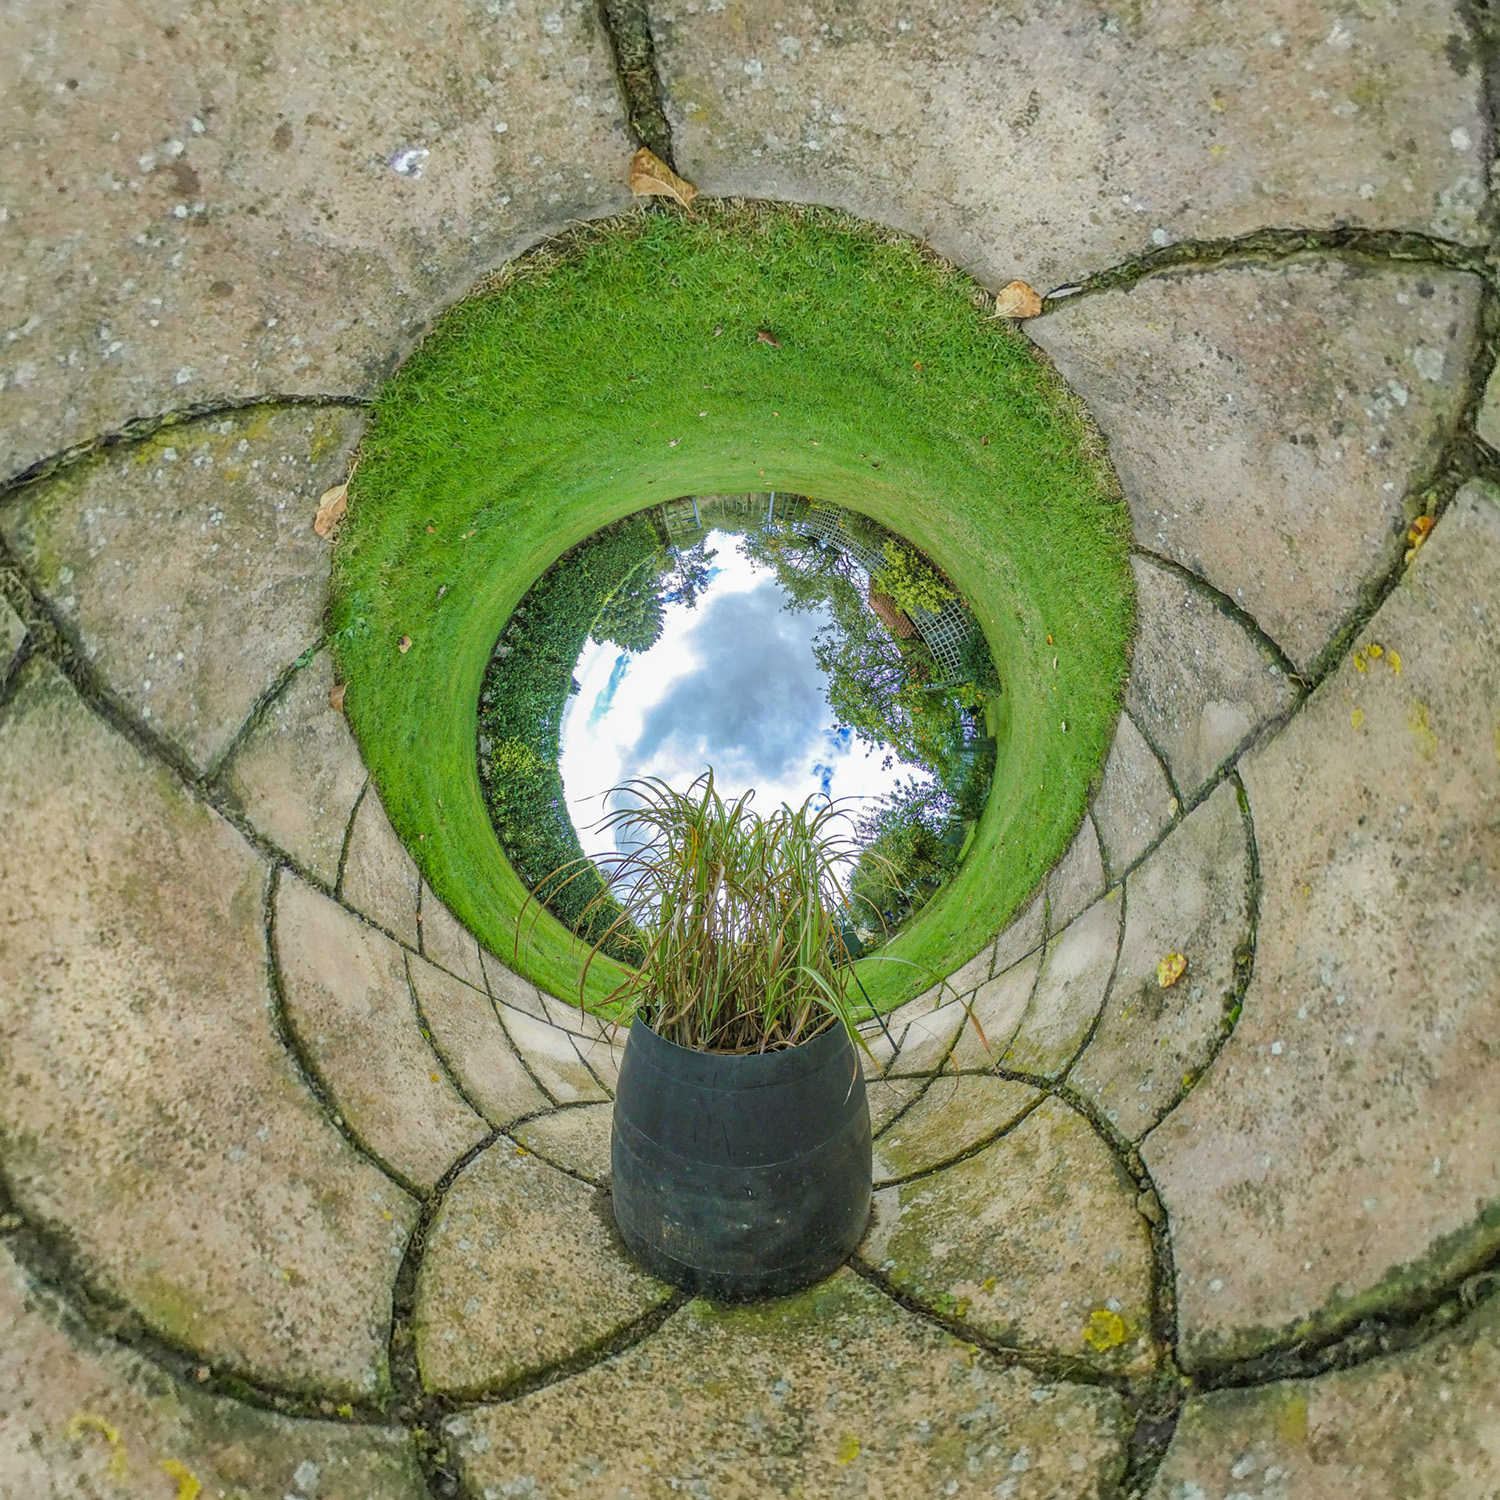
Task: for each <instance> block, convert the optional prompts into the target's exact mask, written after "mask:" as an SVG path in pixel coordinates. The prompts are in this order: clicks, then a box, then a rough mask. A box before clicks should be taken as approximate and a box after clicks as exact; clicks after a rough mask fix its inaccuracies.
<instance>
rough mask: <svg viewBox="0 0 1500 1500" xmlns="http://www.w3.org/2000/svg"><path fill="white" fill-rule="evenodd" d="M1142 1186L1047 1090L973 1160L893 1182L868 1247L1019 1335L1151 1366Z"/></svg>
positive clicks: (951, 1310)
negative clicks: (1047, 1096)
mask: <svg viewBox="0 0 1500 1500" xmlns="http://www.w3.org/2000/svg"><path fill="white" fill-rule="evenodd" d="M939 1086H941V1080H940V1081H939V1083H938V1084H934V1088H936V1087H939ZM1135 1200H1136V1186H1135V1183H1134V1182H1132V1181H1131V1180H1130V1178H1129V1177H1127V1176H1126V1174H1125V1171H1124V1169H1123V1168H1122V1167H1121V1166H1120V1164H1119V1162H1117V1161H1116V1160H1115V1158H1114V1156H1113V1155H1112V1154H1111V1153H1110V1151H1109V1148H1108V1147H1107V1146H1105V1144H1104V1142H1103V1141H1101V1140H1100V1139H1099V1137H1098V1136H1097V1135H1095V1134H1094V1131H1093V1128H1092V1127H1091V1126H1090V1125H1089V1123H1088V1121H1087V1120H1085V1119H1084V1118H1083V1117H1082V1116H1081V1115H1077V1114H1075V1113H1074V1112H1073V1111H1072V1110H1070V1109H1069V1108H1068V1107H1067V1106H1066V1105H1065V1104H1063V1103H1062V1102H1061V1100H1058V1099H1048V1100H1046V1101H1044V1102H1043V1103H1042V1104H1041V1105H1040V1106H1038V1107H1037V1108H1036V1109H1035V1110H1033V1111H1032V1112H1031V1113H1030V1114H1029V1115H1027V1116H1026V1118H1025V1119H1024V1120H1023V1121H1022V1122H1021V1124H1020V1125H1018V1126H1017V1127H1016V1128H1015V1129H1014V1130H1012V1131H1010V1132H1009V1133H1008V1134H1006V1135H1002V1136H1001V1137H1000V1139H999V1140H997V1141H996V1142H995V1143H994V1144H993V1145H991V1146H986V1147H985V1148H984V1150H982V1151H980V1152H979V1153H978V1154H977V1155H975V1156H971V1157H969V1158H968V1159H967V1160H966V1161H961V1162H959V1163H958V1164H957V1165H956V1166H951V1167H944V1168H942V1169H941V1170H940V1171H937V1172H934V1173H932V1174H931V1175H930V1176H927V1177H920V1178H918V1179H917V1180H916V1181H915V1182H911V1183H907V1184H904V1185H902V1186H898V1187H888V1188H881V1189H880V1190H879V1191H878V1192H877V1193H876V1194H875V1208H874V1212H873V1214H872V1216H871V1220H870V1228H869V1230H868V1231H867V1232H866V1235H865V1239H864V1243H863V1244H862V1245H861V1246H860V1248H859V1251H858V1254H859V1255H860V1257H861V1258H862V1259H863V1260H864V1261H865V1262H866V1263H867V1264H869V1265H872V1266H875V1267H877V1268H878V1269H879V1270H880V1271H881V1272H883V1273H884V1274H885V1275H886V1276H888V1277H889V1278H890V1281H891V1284H892V1285H893V1286H895V1287H896V1288H898V1289H899V1290H900V1291H901V1292H902V1293H903V1294H904V1295H906V1296H909V1297H911V1298H913V1299H914V1300H915V1301H917V1302H920V1303H922V1304H923V1305H924V1306H927V1307H930V1308H932V1309H933V1310H934V1311H935V1312H937V1313H938V1314H940V1315H942V1316H945V1317H950V1318H956V1319H957V1320H958V1321H959V1322H960V1323H961V1324H963V1325H964V1326H966V1327H969V1328H973V1329H975V1330H976V1331H977V1332H979V1333H981V1334H983V1335H985V1336H986V1337H987V1338H991V1339H994V1340H995V1341H996V1342H997V1343H999V1344H1002V1345H1005V1346H1006V1347H1008V1348H1014V1349H1022V1350H1027V1351H1030V1352H1032V1353H1042V1354H1050V1355H1056V1356H1060V1357H1062V1358H1065V1359H1070V1360H1081V1361H1083V1362H1085V1363H1087V1364H1090V1365H1093V1366H1095V1367H1097V1368H1099V1369H1103V1370H1129V1371H1133V1372H1139V1371H1143V1370H1147V1369H1149V1368H1150V1367H1151V1366H1152V1365H1153V1364H1154V1363H1155V1360H1156V1350H1155V1347H1154V1343H1153V1340H1152V1338H1151V1331H1150V1318H1151V1267H1152V1261H1151V1240H1150V1235H1149V1233H1148V1232H1147V1228H1146V1221H1145V1220H1144V1219H1143V1218H1142V1217H1141V1215H1140V1213H1139V1212H1138V1211H1137V1209H1136V1206H1135Z"/></svg>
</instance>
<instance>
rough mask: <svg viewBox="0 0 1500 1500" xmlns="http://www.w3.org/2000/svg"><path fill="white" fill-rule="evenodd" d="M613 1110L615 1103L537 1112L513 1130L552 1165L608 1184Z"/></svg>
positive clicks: (596, 1185) (605, 1185)
mask: <svg viewBox="0 0 1500 1500" xmlns="http://www.w3.org/2000/svg"><path fill="white" fill-rule="evenodd" d="M614 1114H615V1107H614V1105H613V1104H580V1105H578V1106H576V1107H575V1108H572V1109H554V1110H552V1111H551V1112H550V1113H548V1114H543V1115H536V1116H534V1117H533V1118H532V1119H529V1120H526V1121H524V1122H523V1123H522V1124H520V1125H515V1126H512V1128H511V1131H510V1134H511V1135H513V1136H514V1137H515V1138H516V1139H517V1140H518V1141H520V1143H521V1144H522V1145H523V1146H525V1147H526V1148H527V1149H528V1150H530V1151H535V1152H536V1154H537V1155H538V1156H540V1157H541V1158H542V1159H543V1160H544V1161H548V1162H551V1163H552V1165H553V1166H555V1167H562V1168H563V1169H564V1170H565V1171H569V1172H573V1173H576V1174H577V1175H578V1176H579V1177H586V1178H588V1180H589V1181H590V1182H592V1183H593V1184H594V1186H595V1187H608V1186H609V1179H610V1175H611V1167H610V1156H609V1151H610V1140H611V1137H612V1136H613V1134H614Z"/></svg>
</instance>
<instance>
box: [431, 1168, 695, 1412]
mask: <svg viewBox="0 0 1500 1500" xmlns="http://www.w3.org/2000/svg"><path fill="white" fill-rule="evenodd" d="M670 1294H671V1288H670V1287H667V1286H664V1285H663V1284H662V1283H661V1282H659V1281H656V1280H655V1279H654V1278H652V1277H650V1276H647V1275H645V1274H644V1273H643V1272H641V1271H638V1270H636V1268H635V1267H634V1265H633V1264H632V1263H631V1262H630V1261H629V1260H628V1259H627V1258H626V1256H625V1251H624V1249H623V1247H622V1246H620V1245H619V1243H618V1239H617V1236H616V1234H615V1232H614V1226H613V1220H612V1218H611V1217H610V1207H609V1200H608V1199H607V1198H606V1197H605V1196H604V1195H603V1194H601V1193H599V1192H598V1191H596V1190H595V1189H594V1188H591V1187H587V1186H585V1185H584V1184H583V1183H581V1182H579V1181H577V1180H576V1179H575V1178H573V1177H569V1176H568V1175H567V1173H565V1172H559V1171H558V1170H557V1169H556V1168H555V1167H550V1166H548V1165H547V1164H546V1163H545V1162H544V1161H542V1160H540V1159H539V1158H538V1157H537V1156H535V1155H533V1154H532V1153H531V1152H530V1151H527V1150H525V1149H524V1148H522V1147H519V1146H517V1145H515V1144H513V1143H512V1142H510V1141H507V1140H503V1139H502V1140H499V1141H496V1142H495V1144H494V1145H493V1146H491V1147H489V1149H488V1150H486V1151H484V1152H483V1153H481V1155H480V1156H478V1157H477V1158H476V1159H475V1160H474V1161H472V1162H470V1163H469V1165H468V1166H467V1167H465V1168H464V1170H463V1171H462V1172H460V1173H459V1175H458V1177H457V1178H455V1180H454V1182H453V1185H452V1187H450V1188H449V1189H448V1193H447V1195H446V1196H445V1197H444V1199H443V1205H442V1207H441V1208H440V1209H439V1210H438V1213H437V1217H436V1219H434V1220H433V1224H432V1228H431V1229H430V1230H429V1231H428V1235H427V1251H426V1254H425V1256H424V1257H423V1260H422V1268H421V1270H420V1271H419V1272H418V1275H417V1302H416V1310H415V1314H414V1320H413V1326H414V1329H415V1332H416V1338H417V1362H418V1365H419V1366H420V1368H421V1371H422V1380H423V1383H424V1384H425V1385H426V1386H427V1387H428V1388H429V1389H430V1390H438V1391H454V1392H464V1393H468V1394H478V1393H482V1392H485V1391H499V1390H501V1389H503V1388H504V1387H505V1386H506V1385H508V1384H510V1383H511V1382H513V1381H515V1380H516V1379H518V1378H519V1377H521V1376H523V1375H526V1374H529V1373H532V1372H535V1371H538V1370H543V1369H546V1368H547V1367H548V1366H550V1365H554V1364H557V1363H558V1362H559V1361H561V1360H564V1359H567V1358H569V1357H570V1356H572V1355H575V1354H579V1353H581V1352H582V1351H584V1350H586V1349H590V1348H592V1347H594V1346H595V1345H596V1344H598V1343H600V1342H601V1341H603V1340H605V1339H607V1338H609V1337H610V1336H611V1335H613V1334H615V1333H617V1332H619V1330H620V1329H622V1328H625V1327H626V1326H628V1325H629V1324H631V1323H633V1322H634V1321H635V1320H636V1319H637V1318H639V1317H641V1316H642V1315H643V1314H645V1313H647V1312H649V1311H650V1310H651V1309H652V1308H653V1307H656V1306H658V1305H659V1304H660V1303H662V1302H664V1301H665V1300H666V1299H667V1297H668V1296H669V1295H670Z"/></svg>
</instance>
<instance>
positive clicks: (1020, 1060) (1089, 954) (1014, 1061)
mask: <svg viewBox="0 0 1500 1500" xmlns="http://www.w3.org/2000/svg"><path fill="white" fill-rule="evenodd" d="M1119 946H1120V901H1119V894H1118V887H1117V888H1116V889H1115V890H1114V891H1111V892H1110V894H1109V895H1108V896H1106V897H1105V898H1104V899H1103V900H1102V901H1096V902H1095V903H1094V904H1093V905H1092V906H1091V907H1089V909H1088V910H1087V911H1086V912H1084V914H1083V915H1082V916H1081V917H1078V918H1076V919H1075V920H1074V921H1073V923H1072V924H1071V925H1070V926H1068V927H1065V928H1064V929H1063V930H1062V931H1061V932H1060V933H1058V934H1057V936H1056V937H1054V938H1053V939H1052V940H1051V941H1050V942H1049V943H1048V944H1047V952H1046V956H1045V957H1044V958H1043V960H1042V972H1041V975H1040V977H1039V978H1038V979H1037V982H1036V988H1035V989H1034V990H1033V992H1032V995H1031V1002H1030V1004H1029V1005H1028V1006H1027V1008H1026V1014H1025V1016H1024V1017H1023V1018H1022V1021H1021V1024H1020V1027H1019V1028H1018V1030H1017V1031H1016V1034H1015V1036H1014V1038H1013V1039H1012V1040H1011V1043H1010V1045H1009V1046H1008V1047H1006V1048H1005V1050H1004V1051H1003V1052H1002V1053H1000V1055H999V1061H1000V1066H1001V1067H1002V1068H1010V1069H1014V1070H1015V1071H1016V1072H1018V1073H1034V1074H1036V1075H1038V1076H1039V1077H1042V1078H1056V1077H1057V1076H1058V1075H1059V1074H1061V1073H1062V1072H1063V1071H1064V1070H1065V1069H1066V1068H1067V1066H1068V1064H1069V1063H1071V1062H1072V1061H1073V1059H1074V1057H1076V1056H1077V1054H1078V1049H1079V1048H1080V1047H1081V1046H1083V1044H1084V1041H1085V1039H1086V1038H1087V1037H1088V1034H1089V1028H1090V1027H1091V1026H1092V1025H1093V1024H1094V1019H1095V1017H1096V1016H1098V1014H1099V1010H1100V1007H1101V1006H1102V1005H1103V1004H1104V996H1105V992H1106V990H1107V989H1108V987H1109V976H1110V973H1111V971H1112V970H1113V969H1114V965H1115V955H1116V953H1117V952H1118V950H1119Z"/></svg>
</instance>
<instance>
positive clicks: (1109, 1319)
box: [1083, 1307, 1125, 1354]
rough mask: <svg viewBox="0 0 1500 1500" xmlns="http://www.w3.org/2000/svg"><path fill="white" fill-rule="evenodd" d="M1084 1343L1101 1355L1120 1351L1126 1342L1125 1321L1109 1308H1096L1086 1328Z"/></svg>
mask: <svg viewBox="0 0 1500 1500" xmlns="http://www.w3.org/2000/svg"><path fill="white" fill-rule="evenodd" d="M1083 1341H1084V1343H1086V1344H1087V1345H1088V1346H1089V1348H1091V1349H1096V1350H1098V1352H1099V1353H1100V1354H1103V1353H1104V1352H1105V1351H1106V1350H1107V1349H1118V1348H1119V1347H1120V1345H1121V1344H1123V1343H1124V1342H1125V1319H1124V1318H1122V1317H1121V1316H1120V1315H1119V1313H1117V1312H1111V1311H1110V1310H1109V1309H1108V1308H1107V1307H1096V1308H1095V1309H1094V1310H1093V1312H1091V1313H1090V1314H1089V1320H1088V1323H1087V1324H1086V1325H1085V1326H1084V1330H1083Z"/></svg>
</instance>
